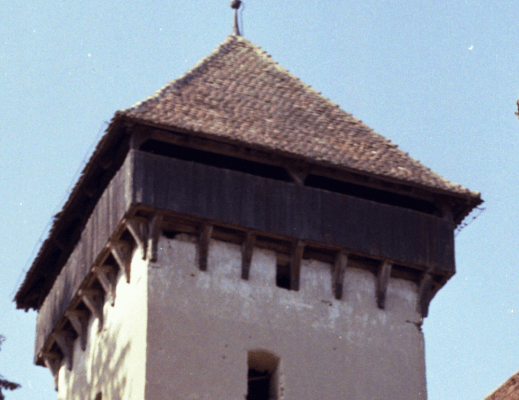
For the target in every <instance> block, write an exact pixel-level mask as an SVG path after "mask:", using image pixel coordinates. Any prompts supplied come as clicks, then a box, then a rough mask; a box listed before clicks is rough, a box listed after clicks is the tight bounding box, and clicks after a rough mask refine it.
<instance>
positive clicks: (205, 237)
mask: <svg viewBox="0 0 519 400" xmlns="http://www.w3.org/2000/svg"><path fill="white" fill-rule="evenodd" d="M212 233H213V226H212V225H209V224H204V225H203V226H202V231H201V232H200V237H199V239H198V268H199V269H200V271H207V258H208V256H209V243H210V241H211V235H212Z"/></svg>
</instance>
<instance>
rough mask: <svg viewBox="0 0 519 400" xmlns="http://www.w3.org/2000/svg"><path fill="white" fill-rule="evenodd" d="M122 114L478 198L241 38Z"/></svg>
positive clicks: (228, 42)
mask: <svg viewBox="0 0 519 400" xmlns="http://www.w3.org/2000/svg"><path fill="white" fill-rule="evenodd" d="M119 115H125V116H127V117H130V118H132V119H136V120H138V121H140V122H144V123H150V124H153V125H157V126H164V127H167V128H169V129H171V128H172V127H173V128H178V129H182V130H187V131H190V132H194V133H199V134H202V135H204V136H210V137H214V138H220V139H221V140H231V141H233V142H238V143H244V144H246V145H247V146H256V147H258V148H262V149H263V150H267V151H272V152H278V153H283V154H285V155H290V156H295V157H298V158H303V159H305V160H306V161H309V162H313V163H318V164H323V165H326V166H329V167H333V168H339V169H344V170H348V171H353V172H361V173H364V174H367V175H372V176H377V177H379V178H386V179H390V180H392V181H398V182H401V183H406V184H411V185H413V186H421V187H425V188H429V189H433V190H434V189H436V190H437V191H446V192H449V193H450V194H457V195H462V196H463V197H469V198H478V199H479V193H477V192H471V191H469V190H468V189H465V188H463V187H461V186H460V185H458V184H455V183H452V182H449V181H448V180H446V179H444V178H443V177H441V176H440V175H438V174H437V173H435V172H433V171H432V170H430V169H429V168H427V167H426V166H424V165H423V164H421V163H420V162H419V161H417V160H415V159H413V158H412V157H410V156H409V155H408V154H407V153H406V152H404V151H402V150H401V149H399V148H398V146H397V145H396V144H394V143H392V142H391V141H389V140H388V139H386V138H385V137H383V136H382V135H380V134H378V133H377V132H375V131H373V130H372V129H371V128H369V127H368V126H367V125H365V124H364V123H362V122H361V121H360V120H358V119H357V118H355V117H353V116H352V115H351V114H349V113H347V112H345V111H343V110H341V109H340V108H339V106H338V105H337V104H335V103H333V102H332V101H330V100H329V99H327V98H325V97H324V96H322V95H321V94H320V93H318V92H317V91H316V90H314V89H312V88H311V87H310V86H309V85H307V84H305V83H304V82H302V81H301V80H300V79H298V78H297V77H295V76H294V75H292V74H291V73H289V72H288V71H287V70H286V69H284V68H283V67H281V66H280V65H279V64H277V63H276V62H275V61H273V60H272V58H271V57H270V55H268V54H267V53H266V52H265V51H263V50H262V49H260V48H259V47H258V46H256V45H254V44H253V43H251V42H249V41H248V40H247V39H245V38H243V37H241V36H237V35H230V36H228V37H227V38H226V40H225V41H224V42H223V43H221V44H220V45H219V46H218V47H217V48H216V49H215V50H214V51H213V52H212V53H211V54H209V55H208V56H207V57H205V58H204V59H202V60H201V61H200V62H199V63H198V64H197V65H196V66H195V67H193V68H192V69H191V70H189V71H188V72H187V73H186V74H184V75H183V76H181V77H180V78H178V79H176V80H174V81H172V82H170V83H169V84H167V85H166V86H164V87H163V88H162V89H160V90H158V91H157V92H156V93H155V94H153V95H152V96H150V97H149V98H147V99H146V100H144V101H142V102H140V103H137V104H136V105H134V106H133V107H131V108H129V109H127V110H124V111H121V112H120V113H119Z"/></svg>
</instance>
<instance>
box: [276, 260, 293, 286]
mask: <svg viewBox="0 0 519 400" xmlns="http://www.w3.org/2000/svg"><path fill="white" fill-rule="evenodd" d="M290 283H291V279H290V260H288V259H286V257H281V255H278V257H277V263H276V286H278V287H280V288H283V289H287V290H292V287H291V284H290Z"/></svg>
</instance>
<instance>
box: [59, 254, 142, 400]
mask: <svg viewBox="0 0 519 400" xmlns="http://www.w3.org/2000/svg"><path fill="white" fill-rule="evenodd" d="M147 266H148V262H147V261H143V260H142V254H141V252H140V251H136V252H135V254H134V255H133V260H132V271H131V281H130V283H129V284H128V283H127V282H126V277H125V276H124V275H123V274H122V272H119V275H118V278H117V288H116V299H115V304H114V306H113V307H112V306H111V305H110V303H109V302H108V301H106V302H105V305H104V323H103V327H102V330H101V331H99V329H98V328H99V320H98V319H97V318H94V317H91V318H90V321H89V329H88V340H87V346H86V350H85V351H83V350H82V349H81V345H80V340H76V341H75V343H74V359H73V368H72V370H71V371H69V370H68V368H67V366H66V365H65V363H63V364H62V366H61V369H60V371H59V380H58V399H60V400H94V398H95V396H96V394H97V393H99V392H102V394H103V399H110V400H122V399H124V400H130V399H144V388H145V363H146V332H147V329H146V325H147V320H148V318H147V293H148V273H147V272H148V270H147Z"/></svg>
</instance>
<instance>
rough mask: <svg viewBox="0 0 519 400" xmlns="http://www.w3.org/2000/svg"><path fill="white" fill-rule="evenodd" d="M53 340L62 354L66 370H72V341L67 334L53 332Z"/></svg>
mask: <svg viewBox="0 0 519 400" xmlns="http://www.w3.org/2000/svg"><path fill="white" fill-rule="evenodd" d="M52 335H53V337H54V340H55V341H56V344H57V345H58V347H59V349H60V350H61V353H62V354H63V357H64V360H65V362H66V363H67V368H68V370H69V371H70V370H72V359H73V356H74V340H73V339H72V338H71V337H70V335H69V334H68V333H67V332H63V331H60V332H54V333H53V334H52Z"/></svg>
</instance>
